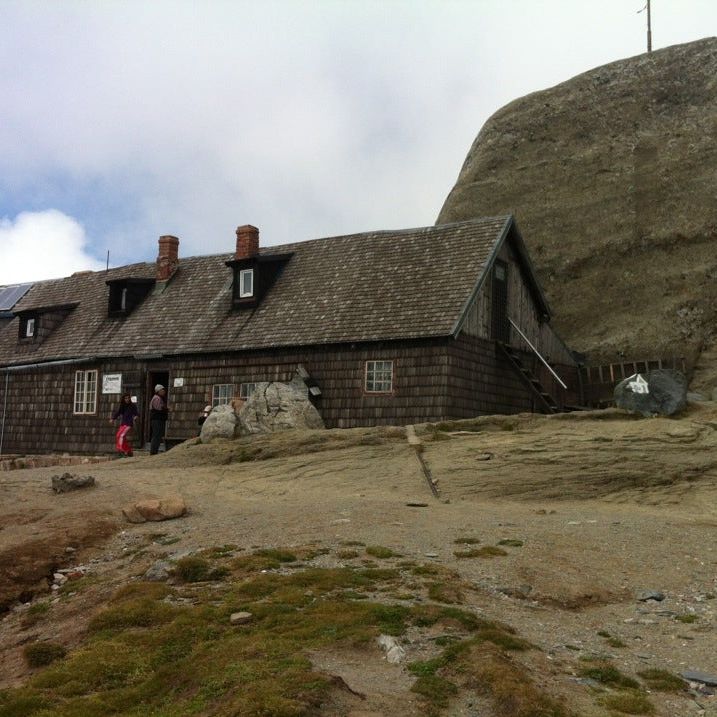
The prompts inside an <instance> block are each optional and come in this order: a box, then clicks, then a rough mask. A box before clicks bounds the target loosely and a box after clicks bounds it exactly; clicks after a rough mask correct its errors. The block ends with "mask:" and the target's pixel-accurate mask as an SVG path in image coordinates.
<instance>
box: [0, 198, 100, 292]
mask: <svg viewBox="0 0 717 717" xmlns="http://www.w3.org/2000/svg"><path fill="white" fill-rule="evenodd" d="M86 247H87V237H86V236H85V230H84V229H83V228H82V225H81V224H80V223H79V222H77V221H76V220H75V219H73V218H72V217H68V216H67V215H66V214H63V213H62V212H59V211H57V210H56V209H48V210H46V211H43V212H22V213H21V214H18V215H17V216H16V217H15V219H14V221H13V220H12V219H9V218H7V217H4V218H2V219H0V284H17V283H21V282H26V281H38V280H40V279H54V278H57V277H61V276H68V275H69V274H72V273H73V272H75V271H83V270H85V269H91V270H93V271H96V270H98V269H103V268H104V265H103V264H102V262H99V261H97V259H95V258H94V257H92V256H90V255H89V254H88V253H87V250H86Z"/></svg>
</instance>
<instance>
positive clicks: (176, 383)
mask: <svg viewBox="0 0 717 717" xmlns="http://www.w3.org/2000/svg"><path fill="white" fill-rule="evenodd" d="M181 386H184V379H183V378H175V379H174V388H180V387H181Z"/></svg>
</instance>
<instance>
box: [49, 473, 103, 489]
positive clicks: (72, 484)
mask: <svg viewBox="0 0 717 717" xmlns="http://www.w3.org/2000/svg"><path fill="white" fill-rule="evenodd" d="M94 485H95V479H94V477H93V476H76V475H72V473H63V474H62V475H60V476H52V490H53V491H54V492H55V493H69V491H71V490H80V489H82V488H91V487H92V486H94Z"/></svg>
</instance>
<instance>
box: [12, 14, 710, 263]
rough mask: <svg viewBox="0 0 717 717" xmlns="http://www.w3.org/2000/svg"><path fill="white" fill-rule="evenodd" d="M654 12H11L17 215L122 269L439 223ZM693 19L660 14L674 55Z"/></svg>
mask: <svg viewBox="0 0 717 717" xmlns="http://www.w3.org/2000/svg"><path fill="white" fill-rule="evenodd" d="M643 4H644V2H642V0H635V2H634V3H631V2H627V1H626V0H604V1H603V2H602V3H593V4H590V3H568V2H566V0H544V2H539V3H536V2H535V1H534V0H511V1H510V2H504V0H481V1H480V2H475V0H421V2H416V1H415V0H391V2H385V0H342V1H341V2H335V1H330V0H302V2H300V3H299V2H287V1H286V0H262V2H255V1H252V0H231V1H230V0H216V1H215V2H212V3H195V2H189V1H188V0H154V1H153V2H151V3H148V2H146V1H145V0H126V1H125V2H121V3H87V2H82V1H81V0H67V1H66V2H62V3H46V2H44V3H2V2H0V25H1V26H2V27H3V28H4V33H3V42H1V43H0V66H2V67H3V68H5V71H4V72H2V73H0V97H2V98H3V100H2V101H3V110H2V120H3V121H2V122H0V216H2V215H3V214H4V215H8V216H12V215H14V214H17V213H18V212H21V211H40V210H44V209H46V208H48V207H55V208H57V209H58V210H60V211H62V212H64V213H65V214H66V215H69V216H73V217H76V218H77V219H78V221H80V222H81V224H82V226H83V227H84V228H85V230H86V235H87V238H88V241H89V244H88V246H89V247H90V249H91V250H92V251H94V253H95V254H96V255H97V256H99V257H103V256H104V255H105V251H106V250H107V248H111V249H112V257H111V259H112V263H113V264H114V265H117V264H118V263H129V262H133V261H140V260H152V259H153V258H154V256H155V254H156V245H157V244H156V243H157V238H158V237H159V236H160V235H162V234H174V235H176V236H179V237H180V240H181V245H180V254H181V255H182V256H187V255H190V254H206V253H212V252H225V251H226V252H230V251H231V250H232V248H233V245H234V229H235V228H236V226H237V225H240V224H246V223H250V224H254V225H256V226H258V227H259V228H260V229H261V237H262V244H264V245H271V244H278V243H285V242H293V241H301V240H304V239H312V238H316V237H321V236H330V235H333V234H342V233H352V232H358V231H363V230H371V229H391V228H402V227H410V226H421V225H425V224H431V223H432V222H433V221H435V218H436V216H437V214H438V212H439V210H440V207H441V204H442V203H443V201H444V199H445V197H446V196H447V194H448V192H449V190H450V189H451V186H452V184H453V183H454V181H455V179H456V177H457V176H458V172H459V169H460V165H461V163H462V161H463V159H464V157H465V154H466V152H467V151H468V149H469V147H470V145H471V142H472V141H473V139H474V137H475V135H476V134H477V132H478V130H479V129H480V127H481V125H482V123H483V122H484V121H485V119H487V117H488V116H489V115H490V114H491V113H492V112H494V111H495V110H496V109H497V108H498V107H500V106H501V105H502V104H504V103H506V102H508V101H510V100H511V99H514V98H515V97H518V96H520V95H522V94H525V93H526V92H529V91H532V90H536V89H541V88H543V87H546V86H548V85H550V84H553V83H555V82H558V81H561V80H565V79H568V78H569V77H570V76H571V75H574V74H576V73H577V72H580V71H584V70H587V69H589V68H591V67H593V66H595V65H598V64H600V63H602V62H606V61H608V60H611V59H617V58H619V57H622V56H625V55H629V54H634V53H636V52H640V51H641V50H642V48H643V43H644V24H645V19H644V14H643V15H637V14H636V11H637V10H639V9H640V7H641V6H642V5H643ZM633 5H634V6H633ZM670 7H671V8H672V9H670ZM690 7H691V8H692V10H690V11H689V12H688V11H687V10H685V9H684V8H685V3H684V2H677V0H672V2H667V0H665V2H664V3H660V12H659V13H658V14H656V19H655V22H658V20H659V23H658V24H657V25H655V28H656V29H655V32H656V35H655V37H656V41H657V38H659V42H658V45H660V44H661V45H664V44H668V41H673V42H674V41H679V40H684V39H693V38H694V36H695V35H694V34H693V33H694V28H692V27H691V26H689V27H687V26H685V23H687V20H688V19H689V18H691V19H692V21H694V19H695V18H697V17H700V18H702V21H703V22H702V24H703V25H704V27H705V28H706V27H708V26H710V22H713V21H714V18H717V9H715V8H717V5H715V3H714V1H713V0H693V1H692V2H691V3H690ZM668 12H671V13H672V14H671V15H668ZM713 24H714V23H713ZM660 28H662V29H660ZM668 28H669V30H670V32H672V33H673V34H672V36H671V37H668V34H667V33H668ZM673 28H674V32H673ZM680 28H682V29H681V30H680ZM678 30H680V31H679V33H678Z"/></svg>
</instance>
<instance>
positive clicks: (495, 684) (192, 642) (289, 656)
mask: <svg viewBox="0 0 717 717" xmlns="http://www.w3.org/2000/svg"><path fill="white" fill-rule="evenodd" d="M233 550H234V549H233V548H231V549H226V550H225V549H224V547H222V548H219V549H212V550H209V551H204V552H203V553H202V554H201V555H195V556H190V557H191V560H190V559H186V558H185V559H183V560H182V561H178V564H177V565H178V575H179V574H181V575H182V576H183V577H182V579H183V580H184V584H182V585H178V586H170V585H167V584H158V583H151V582H141V581H137V582H131V583H129V584H128V585H126V586H125V587H123V588H122V589H121V590H119V591H118V592H116V593H115V594H114V596H113V597H112V598H111V599H110V600H108V602H107V607H106V609H105V610H103V611H102V612H99V613H98V614H97V615H95V616H94V618H93V619H92V620H91V621H90V623H89V626H88V632H87V636H86V638H85V640H84V642H83V643H82V644H81V645H80V646H79V647H78V648H77V649H75V650H73V651H71V652H70V653H69V654H67V655H65V653H64V649H63V648H62V646H59V645H52V644H51V643H44V642H43V643H36V644H34V645H31V646H28V648H27V649H26V656H27V659H28V662H30V661H31V660H32V662H31V664H33V666H44V667H42V669H40V670H39V671H38V672H37V673H36V674H34V675H33V676H32V677H31V678H30V679H29V681H28V683H27V684H26V685H25V686H24V687H22V688H20V689H10V690H4V691H0V717H78V716H81V717H110V715H112V716H113V717H142V716H143V715H150V714H151V715H153V716H154V717H172V716H174V715H201V714H216V715H238V714H241V715H247V717H259V716H260V715H272V716H275V717H302V716H303V717H308V716H309V715H313V714H316V713H317V712H318V709H319V706H320V705H321V704H322V703H323V702H324V701H325V700H326V697H327V695H328V693H329V691H330V690H332V689H335V683H334V682H333V681H332V679H331V677H330V676H327V675H324V674H322V673H320V672H316V671H314V669H313V668H312V664H311V661H310V660H309V658H308V657H307V655H308V653H309V652H311V651H320V650H322V649H326V648H331V649H342V648H356V647H361V646H362V645H366V644H368V643H371V642H373V641H374V640H375V639H376V638H377V637H378V635H379V634H388V635H395V636H401V635H404V634H405V633H406V631H407V630H409V629H410V630H411V631H413V632H415V631H421V630H425V631H428V630H431V631H432V632H434V633H438V634H440V633H442V632H444V631H448V632H450V633H452V634H450V635H448V636H441V637H440V638H436V641H435V646H436V649H439V650H441V651H440V652H439V654H437V655H436V656H435V657H433V658H432V659H430V660H425V661H423V662H417V663H413V664H412V665H411V668H410V669H411V671H412V672H413V674H414V675H415V677H416V682H415V685H414V686H413V690H414V692H415V693H416V694H417V695H420V696H421V699H422V701H423V702H424V705H423V706H422V708H421V712H420V713H421V714H426V715H433V714H438V712H439V711H440V710H443V709H444V708H445V707H446V706H448V705H449V703H450V700H451V698H452V696H453V695H455V694H456V693H457V692H458V691H459V690H461V689H472V690H475V689H477V690H479V691H480V692H481V693H482V694H484V695H486V696H487V697H489V698H490V699H491V701H492V702H493V703H494V707H495V714H497V715H501V716H502V717H507V715H509V714H510V715H511V717H535V716H536V715H540V716H541V717H542V716H543V715H545V716H546V717H568V713H567V712H565V711H564V710H563V708H562V706H561V705H560V704H559V703H557V702H555V701H553V700H552V699H551V698H549V697H548V696H546V695H545V694H543V693H542V692H541V691H540V690H539V689H538V688H537V687H536V686H535V685H533V684H532V682H530V680H529V678H527V677H526V674H525V672H524V670H523V668H522V667H521V665H520V664H519V663H518V662H517V661H516V660H514V659H513V658H509V657H508V655H509V653H515V652H519V651H521V650H527V649H531V647H532V646H531V645H529V644H528V643H527V642H526V641H524V640H522V639H521V638H520V637H518V636H517V635H516V634H515V631H514V630H513V629H512V628H511V627H509V626H508V625H505V624H502V623H500V622H497V621H492V620H487V619H485V618H482V617H479V616H478V615H476V614H475V613H473V612H470V611H467V610H463V609H460V608H458V607H454V606H450V605H440V604H435V603H434V604H429V603H421V604H417V605H411V604H397V603H395V602H390V598H389V597H388V596H390V595H393V596H396V597H400V598H401V599H409V598H410V597H412V594H408V593H405V592H403V591H405V585H406V583H407V582H412V581H416V580H417V578H416V577H415V572H416V571H418V573H419V575H422V574H424V571H423V570H421V568H422V566H418V565H410V566H409V565H407V566H406V567H405V568H404V569H403V570H401V569H399V568H378V567H373V568H364V567H361V566H358V565H356V566H350V567H349V566H347V567H343V568H332V569H329V568H316V567H311V566H310V565H306V564H302V565H299V564H298V563H296V559H297V556H301V555H304V554H305V553H304V552H303V551H302V550H301V549H296V550H293V551H291V552H289V551H285V550H260V551H258V552H256V553H254V554H252V555H245V556H241V557H230V553H232V552H233ZM321 552H322V551H316V550H315V549H313V550H312V551H310V552H308V553H306V554H315V555H318V554H320V553H321ZM217 561H219V563H220V564H217ZM286 564H290V565H293V564H297V567H298V569H296V570H293V571H290V572H287V571H285V570H282V571H278V570H275V568H274V567H270V568H265V567H261V566H266V565H270V566H275V567H281V566H282V565H286ZM425 567H426V568H429V569H428V570H426V571H425V574H426V575H428V576H429V578H430V579H431V580H430V582H429V584H428V585H423V586H422V585H416V586H415V587H416V590H417V591H418V594H421V592H422V591H423V590H424V589H425V590H427V591H428V592H430V591H431V590H432V589H433V590H434V591H435V590H438V589H439V587H440V588H441V589H442V590H446V589H447V588H446V587H445V586H446V585H448V584H453V580H452V579H453V578H455V573H452V572H451V571H448V570H446V569H445V568H442V567H440V566H425ZM220 569H223V570H224V571H225V572H226V573H228V574H227V576H226V577H227V579H226V580H225V581H224V582H223V583H222V584H221V585H213V584H211V583H207V584H204V585H201V586H199V587H197V586H195V585H194V583H196V582H200V581H202V580H203V579H204V578H206V577H207V576H209V575H212V574H215V573H216V571H217V570H220ZM262 570H266V571H267V572H261V571H262ZM436 577H439V578H440V577H446V578H447V580H446V583H445V584H442V583H441V582H440V580H436ZM407 578H408V580H407ZM448 578H450V579H448ZM418 582H419V583H420V582H422V580H421V579H420V578H418ZM455 584H456V585H458V586H460V582H459V581H455ZM379 594H380V595H382V596H383V597H382V601H377V600H376V599H375V598H374V597H373V596H375V595H379ZM186 596H191V598H192V602H187V601H183V600H182V598H184V597H186ZM444 597H446V596H445V595H444ZM241 610H245V611H248V612H251V613H252V615H253V619H252V621H251V622H250V623H248V624H246V625H242V626H241V628H237V627H236V626H233V625H231V623H230V620H229V617H230V615H231V614H232V613H234V612H237V611H241ZM37 650H43V652H42V653H40V652H34V651H37ZM30 655H32V657H30ZM59 658H62V659H59ZM509 696H510V699H509V698H508V697H509ZM508 704H509V705H510V710H511V711H506V709H507V708H506V707H505V706H504V705H508ZM501 705H503V706H501ZM531 705H532V707H531ZM530 709H533V711H532V712H531V711H530ZM536 709H537V710H538V711H535V710H536ZM541 710H542V711H541Z"/></svg>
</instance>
